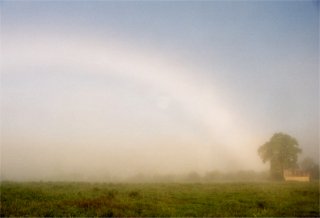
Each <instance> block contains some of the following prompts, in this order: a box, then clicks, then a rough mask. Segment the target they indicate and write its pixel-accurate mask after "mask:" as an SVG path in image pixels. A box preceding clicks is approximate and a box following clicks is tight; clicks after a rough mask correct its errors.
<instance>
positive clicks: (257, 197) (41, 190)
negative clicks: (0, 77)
mask: <svg viewBox="0 0 320 218" xmlns="http://www.w3.org/2000/svg"><path fill="white" fill-rule="evenodd" d="M1 216H2V217H9V216H40V217H48V216H50V217H55V216H63V217H67V216H76V217H84V216H86V217H94V216H96V217H112V216H117V217H119V216H121V217H124V216H125V217H138V216H139V217H155V216H157V217H159V216H161V217H172V216H179V217H190V216H192V217H200V216H206V217H209V216H210V217H230V216H232V217H234V216H236V217H238V216H250V217H256V216H263V217H266V216H267V217H270V216H276V217H288V216H290V217H291V216H295V217H306V216H308V217H319V216H320V213H319V183H318V182H311V183H294V182H292V183H285V182H256V183H254V182H252V183H245V182H241V183H192V184H191V183H144V184H142V183H141V184H138V183H136V184H133V183H131V184H130V183H77V182H21V183H19V182H2V183H1Z"/></svg>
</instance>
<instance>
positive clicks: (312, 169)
mask: <svg viewBox="0 0 320 218" xmlns="http://www.w3.org/2000/svg"><path fill="white" fill-rule="evenodd" d="M300 168H301V169H302V170H304V171H306V172H308V173H310V176H311V179H319V164H316V163H315V162H314V161H313V159H312V158H310V157H306V158H304V159H303V160H302V161H301V163H300Z"/></svg>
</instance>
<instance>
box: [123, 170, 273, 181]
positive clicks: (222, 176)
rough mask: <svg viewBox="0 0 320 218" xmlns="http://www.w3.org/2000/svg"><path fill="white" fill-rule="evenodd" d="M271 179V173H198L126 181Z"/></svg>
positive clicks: (139, 177) (137, 178)
mask: <svg viewBox="0 0 320 218" xmlns="http://www.w3.org/2000/svg"><path fill="white" fill-rule="evenodd" d="M268 179H269V172H255V171H236V172H221V171H210V172H207V173H205V174H204V175H201V174H199V173H197V172H190V173H187V174H180V175H174V174H168V175H153V176H149V175H144V174H137V175H135V176H132V177H130V178H127V179H125V180H126V181H127V182H241V181H243V182H255V181H257V182H261V181H267V180H268Z"/></svg>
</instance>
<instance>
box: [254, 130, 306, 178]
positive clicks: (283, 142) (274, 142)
mask: <svg viewBox="0 0 320 218" xmlns="http://www.w3.org/2000/svg"><path fill="white" fill-rule="evenodd" d="M300 152H301V149H300V148H299V144H298V141H297V140H296V139H295V138H293V137H292V136H290V135H287V134H284V133H275V134H274V135H273V136H272V137H271V139H270V140H269V141H268V142H266V143H265V144H263V145H261V146H260V147H259V149H258V154H259V156H260V157H261V159H262V161H263V162H264V163H265V162H267V161H270V175H271V177H272V178H273V179H283V170H285V169H288V168H295V167H297V160H298V153H300Z"/></svg>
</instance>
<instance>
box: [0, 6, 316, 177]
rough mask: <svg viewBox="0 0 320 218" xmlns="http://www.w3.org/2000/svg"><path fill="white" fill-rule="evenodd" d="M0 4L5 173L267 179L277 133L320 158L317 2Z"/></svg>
mask: <svg viewBox="0 0 320 218" xmlns="http://www.w3.org/2000/svg"><path fill="white" fill-rule="evenodd" d="M0 7H1V15H0V16H1V105H0V114H1V120H0V123H1V162H0V163H1V178H0V179H1V180H17V181H38V180H44V181H64V180H69V181H122V180H124V179H132V180H133V181H134V179H135V178H136V179H139V178H138V177H139V176H141V178H144V176H145V177H147V179H145V180H148V181H149V180H151V181H157V179H159V180H161V179H163V180H165V178H167V179H168V180H170V178H171V180H172V178H173V177H174V178H176V179H178V180H179V179H183V178H185V176H189V177H190V178H191V179H192V178H193V179H194V180H192V181H197V176H200V177H201V178H203V179H205V178H206V175H207V176H208V175H210V173H213V172H215V173H217V172H223V173H231V174H232V173H234V174H233V175H237V174H236V172H238V171H240V172H247V173H249V174H250V172H256V173H257V174H259V173H261V175H262V174H263V172H265V171H266V170H267V169H268V167H269V165H268V164H263V163H262V161H261V159H260V158H259V156H258V154H257V149H258V148H259V146H261V145H262V144H263V143H265V142H266V141H268V140H269V138H270V137H271V136H272V134H274V133H275V132H286V133H288V134H290V135H292V136H294V137H295V138H296V139H297V140H298V142H299V145H300V148H301V149H302V151H303V152H302V154H301V157H307V156H309V157H311V158H313V159H314V160H315V161H316V162H318V161H319V8H318V6H317V5H316V4H315V3H314V2H313V1H277V2H269V1H263V2H255V1H243V2H220V1H203V2H184V1H182V2H162V1H159V2H144V1H136V2H135V1H133V2H113V1H94V2H90V1H74V2H73V1H57V2H55V1H30V2H23V1H2V2H1V3H0ZM218 174H219V173H218ZM219 175H220V174H219ZM259 175H260V174H259ZM166 176H167V177H166ZM192 176H194V177H192ZM249 176H250V175H249ZM262 177H263V175H262ZM150 178H153V180H152V179H150Z"/></svg>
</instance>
